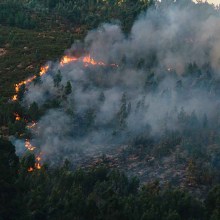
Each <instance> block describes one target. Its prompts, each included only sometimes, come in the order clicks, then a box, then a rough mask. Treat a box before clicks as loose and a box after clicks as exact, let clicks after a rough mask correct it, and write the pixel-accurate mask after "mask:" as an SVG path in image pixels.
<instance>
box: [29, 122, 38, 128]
mask: <svg viewBox="0 0 220 220" xmlns="http://www.w3.org/2000/svg"><path fill="white" fill-rule="evenodd" d="M36 125H37V123H36V122H32V124H29V125H27V128H29V129H31V128H34V127H35V126H36Z"/></svg>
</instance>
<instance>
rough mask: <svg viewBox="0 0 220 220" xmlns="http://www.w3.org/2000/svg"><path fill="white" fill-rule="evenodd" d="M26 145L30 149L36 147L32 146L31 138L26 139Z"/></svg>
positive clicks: (32, 149)
mask: <svg viewBox="0 0 220 220" xmlns="http://www.w3.org/2000/svg"><path fill="white" fill-rule="evenodd" d="M25 147H26V148H27V149H28V150H29V151H34V150H35V149H36V147H34V146H32V144H31V142H30V140H28V139H27V140H26V141H25Z"/></svg>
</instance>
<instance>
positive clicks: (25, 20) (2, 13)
mask: <svg viewBox="0 0 220 220" xmlns="http://www.w3.org/2000/svg"><path fill="white" fill-rule="evenodd" d="M0 23H1V24H4V25H10V26H16V27H20V28H25V29H33V28H35V26H36V23H35V21H34V20H33V19H32V17H31V15H30V12H28V11H27V10H26V9H25V8H24V7H23V5H22V4H21V3H19V2H17V1H3V2H2V3H0Z"/></svg>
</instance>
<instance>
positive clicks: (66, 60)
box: [60, 56, 78, 66]
mask: <svg viewBox="0 0 220 220" xmlns="http://www.w3.org/2000/svg"><path fill="white" fill-rule="evenodd" d="M77 60H78V59H77V58H76V57H69V56H64V57H63V58H62V59H61V61H60V65H61V66H64V65H65V64H68V63H71V62H74V61H77Z"/></svg>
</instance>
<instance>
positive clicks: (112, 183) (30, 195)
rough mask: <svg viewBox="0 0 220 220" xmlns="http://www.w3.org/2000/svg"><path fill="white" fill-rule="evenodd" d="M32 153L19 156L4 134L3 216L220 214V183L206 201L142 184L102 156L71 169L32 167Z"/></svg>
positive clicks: (172, 217)
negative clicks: (86, 165) (100, 160)
mask: <svg viewBox="0 0 220 220" xmlns="http://www.w3.org/2000/svg"><path fill="white" fill-rule="evenodd" d="M34 162H35V161H34V157H33V156H32V155H26V157H23V158H22V159H21V160H20V161H19V160H18V157H17V156H16V155H15V149H14V146H13V145H12V144H11V143H10V142H8V141H4V140H2V139H1V140H0V170H1V172H0V177H1V178H0V183H1V187H0V216H1V217H0V219H82V220H83V219H85V220H86V219H96V220H98V219H100V220H101V219H102V220H104V219H106V220H107V219H108V220H110V219H115V220H116V219H118V220H123V219H124V220H133V219H134V220H138V219H141V220H145V219H146V220H149V219H152V220H154V219H155V220H156V219H161V220H178V219H182V220H187V219H198V220H203V219H204V220H205V219H209V220H210V219H212V220H214V219H219V218H220V211H219V197H220V186H215V187H214V188H213V189H212V190H211V191H210V192H209V194H208V195H207V196H206V198H205V200H204V201H200V200H198V199H196V198H194V197H193V196H191V195H190V194H189V193H188V192H186V191H183V190H181V189H178V188H172V187H170V186H169V185H167V186H164V187H161V186H160V185H159V183H158V182H157V181H155V182H152V183H148V184H144V185H140V184H139V180H138V179H137V178H130V177H129V178H128V177H127V176H126V175H125V174H124V173H123V172H120V171H119V170H117V169H109V168H108V166H107V165H106V164H105V163H104V162H103V163H100V164H99V165H97V166H95V167H91V168H82V169H76V170H74V171H72V168H71V166H70V163H69V162H68V161H66V162H65V163H64V164H63V166H62V167H59V168H51V167H49V166H47V165H44V166H43V168H42V169H41V170H34V171H33V172H28V171H27V169H28V167H30V166H31V165H33V164H34Z"/></svg>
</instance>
